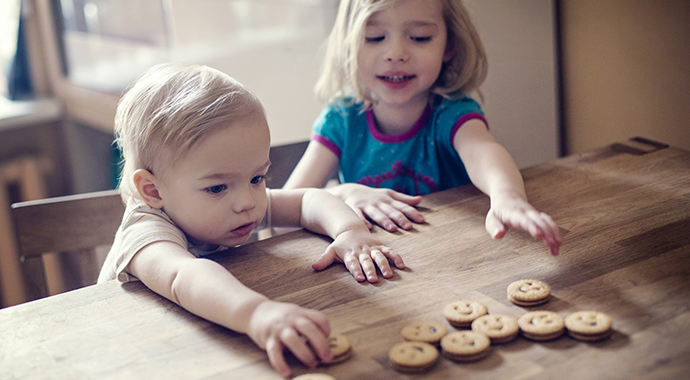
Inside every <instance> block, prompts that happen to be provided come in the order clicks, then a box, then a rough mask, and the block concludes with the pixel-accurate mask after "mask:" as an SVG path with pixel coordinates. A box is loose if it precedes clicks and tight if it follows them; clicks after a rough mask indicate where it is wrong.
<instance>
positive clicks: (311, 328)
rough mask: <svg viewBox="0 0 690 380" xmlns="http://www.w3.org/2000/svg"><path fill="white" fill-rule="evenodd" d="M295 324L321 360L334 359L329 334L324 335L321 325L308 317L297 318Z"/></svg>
mask: <svg viewBox="0 0 690 380" xmlns="http://www.w3.org/2000/svg"><path fill="white" fill-rule="evenodd" d="M295 325H296V327H297V331H298V332H299V333H300V334H301V335H302V336H303V337H305V338H306V339H307V341H308V342H309V345H310V346H311V348H312V349H314V350H315V351H316V354H317V355H318V357H319V359H321V361H324V362H328V361H331V359H333V355H332V354H331V348H330V346H329V345H328V339H327V335H324V333H323V331H321V329H319V327H317V326H316V325H315V324H314V323H312V322H311V321H309V320H307V319H306V318H302V319H299V320H297V321H296V323H295Z"/></svg>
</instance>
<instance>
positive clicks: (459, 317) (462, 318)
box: [443, 300, 489, 327]
mask: <svg viewBox="0 0 690 380" xmlns="http://www.w3.org/2000/svg"><path fill="white" fill-rule="evenodd" d="M488 312H489V309H488V308H487V307H486V305H484V304H483V303H481V302H477V301H467V300H463V301H455V302H452V303H449V304H448V305H446V307H445V308H444V309H443V316H444V317H446V320H448V323H450V324H451V325H453V326H455V327H468V326H470V325H471V324H472V321H474V320H475V319H477V318H479V317H481V316H482V315H485V314H487V313H488Z"/></svg>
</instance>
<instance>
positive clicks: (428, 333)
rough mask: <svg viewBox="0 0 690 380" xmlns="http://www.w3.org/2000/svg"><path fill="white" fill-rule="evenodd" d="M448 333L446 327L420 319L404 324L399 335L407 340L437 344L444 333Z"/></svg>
mask: <svg viewBox="0 0 690 380" xmlns="http://www.w3.org/2000/svg"><path fill="white" fill-rule="evenodd" d="M447 333H448V330H446V327H445V326H443V325H442V324H440V323H437V322H431V321H422V322H416V323H412V324H409V325H407V326H405V327H404V328H403V329H402V331H400V335H402V337H403V339H405V340H407V341H414V342H426V343H430V344H438V342H439V341H440V340H441V338H443V336H444V335H446V334H447Z"/></svg>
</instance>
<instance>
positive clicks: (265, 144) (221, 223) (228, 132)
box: [157, 112, 270, 247]
mask: <svg viewBox="0 0 690 380" xmlns="http://www.w3.org/2000/svg"><path fill="white" fill-rule="evenodd" d="M269 148H270V135H269V130H268V124H267V123H266V119H265V117H264V116H263V114H262V113H260V112H254V115H250V116H248V117H247V118H246V119H245V120H241V121H238V122H236V123H233V125H231V126H228V127H227V128H222V129H219V130H217V131H215V132H213V133H212V134H210V135H209V136H206V137H205V138H204V139H203V140H201V141H199V142H198V143H197V144H196V145H195V146H194V147H193V148H192V149H191V150H190V151H189V152H188V153H187V154H186V155H185V157H184V158H181V159H180V160H179V162H177V163H176V165H174V166H172V167H170V168H168V169H167V170H166V171H165V173H164V177H163V178H162V179H161V180H160V181H159V182H160V183H159V185H158V187H157V189H158V192H159V195H160V197H161V198H162V200H163V209H164V210H165V212H166V213H167V214H168V215H169V216H170V218H171V219H172V220H173V221H174V222H175V223H176V224H177V225H178V227H180V228H181V229H182V230H183V231H184V232H185V233H186V234H187V236H188V237H189V238H190V240H191V241H192V242H193V243H194V244H196V245H202V244H210V245H223V246H228V247H233V246H236V245H239V244H242V243H244V242H245V241H246V240H247V238H248V236H249V233H250V232H251V230H252V229H254V228H255V227H256V226H257V225H258V224H259V223H260V222H261V220H262V219H263V217H264V214H265V213H266V207H267V198H266V182H265V175H266V172H267V171H268V167H269V165H270V161H269V158H268V152H269Z"/></svg>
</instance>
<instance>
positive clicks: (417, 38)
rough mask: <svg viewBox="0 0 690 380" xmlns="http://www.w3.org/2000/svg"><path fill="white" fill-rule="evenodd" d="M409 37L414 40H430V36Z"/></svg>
mask: <svg viewBox="0 0 690 380" xmlns="http://www.w3.org/2000/svg"><path fill="white" fill-rule="evenodd" d="M410 39H411V40H412V41H414V42H429V41H431V37H410Z"/></svg>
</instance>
